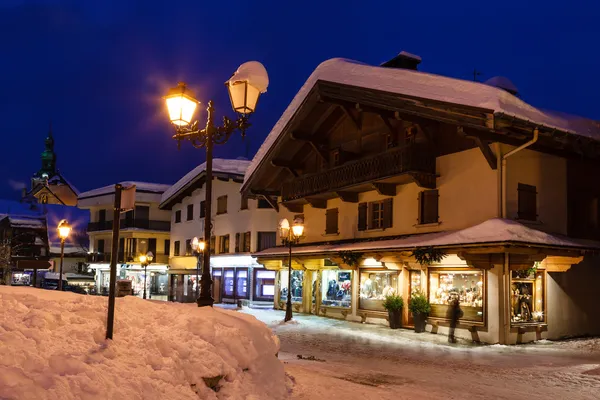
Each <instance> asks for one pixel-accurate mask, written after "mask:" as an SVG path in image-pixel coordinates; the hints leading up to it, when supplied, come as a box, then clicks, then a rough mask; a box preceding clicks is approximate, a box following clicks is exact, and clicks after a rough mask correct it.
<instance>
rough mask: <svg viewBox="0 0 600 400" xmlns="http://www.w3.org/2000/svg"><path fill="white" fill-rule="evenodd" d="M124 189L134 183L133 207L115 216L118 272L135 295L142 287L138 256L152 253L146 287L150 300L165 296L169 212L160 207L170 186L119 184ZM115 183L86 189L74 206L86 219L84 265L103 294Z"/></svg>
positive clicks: (141, 269)
mask: <svg viewBox="0 0 600 400" xmlns="http://www.w3.org/2000/svg"><path fill="white" fill-rule="evenodd" d="M121 184H122V185H123V187H129V186H132V185H135V186H136V194H135V209H133V210H130V211H128V212H126V213H122V214H121V215H120V216H119V224H120V234H119V251H118V253H117V262H118V264H117V269H118V271H117V275H118V277H119V278H120V279H129V280H131V281H132V287H133V290H134V294H135V295H138V296H141V295H142V293H143V290H144V269H143V268H142V266H141V264H140V262H139V256H140V255H141V254H146V253H147V252H149V251H151V252H152V253H153V254H154V260H153V261H152V263H151V264H150V265H149V266H148V268H147V270H148V275H149V276H148V277H147V279H146V285H147V291H148V293H150V295H151V297H152V298H154V299H162V300H166V298H167V290H168V282H167V269H168V262H169V247H170V245H169V229H170V219H171V213H170V212H169V211H164V210H160V209H159V208H158V205H159V203H160V199H161V195H162V194H163V193H164V192H165V191H166V190H167V189H168V188H169V187H170V185H163V184H157V183H146V182H121ZM114 192H115V187H114V185H109V186H104V187H101V188H98V189H94V190H90V191H87V192H84V193H81V194H80V195H79V198H78V201H77V206H78V207H79V208H81V209H84V210H88V211H89V214H90V221H91V222H90V223H89V225H88V228H87V234H88V236H89V243H90V244H89V247H90V254H89V266H88V267H89V268H90V269H91V270H93V271H94V272H95V274H96V285H97V289H98V291H99V292H101V293H108V287H109V282H110V260H111V255H112V254H111V249H112V228H113V204H114Z"/></svg>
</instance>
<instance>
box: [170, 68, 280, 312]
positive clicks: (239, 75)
mask: <svg viewBox="0 0 600 400" xmlns="http://www.w3.org/2000/svg"><path fill="white" fill-rule="evenodd" d="M225 85H226V86H227V89H228V91H229V99H230V100H231V106H232V107H233V110H234V111H235V112H236V113H238V116H237V118H236V119H235V120H231V119H229V118H228V117H223V125H221V126H215V123H214V121H215V115H214V114H215V110H214V107H213V102H212V100H211V101H209V102H208V108H207V111H208V115H207V120H206V126H205V127H204V128H200V127H199V126H198V120H196V121H193V122H192V119H193V115H194V111H195V110H196V107H197V105H198V103H199V101H198V100H196V98H195V97H194V94H193V93H192V91H190V90H189V89H188V88H187V86H186V85H185V83H183V82H180V83H179V85H178V86H177V87H176V88H173V89H171V90H169V92H168V93H167V95H166V96H165V101H166V105H167V109H168V111H169V118H170V120H171V123H172V124H173V125H174V127H175V134H174V135H173V139H175V140H177V147H178V148H179V147H180V146H181V142H182V141H183V140H189V141H190V142H191V143H192V146H194V147H196V148H198V149H200V148H203V147H204V148H205V149H206V192H205V214H206V217H205V218H204V241H205V243H206V251H205V252H204V257H203V265H202V278H201V287H200V296H199V297H198V300H197V303H198V307H204V306H212V305H213V302H214V300H213V298H212V294H211V291H210V289H211V285H212V278H211V274H210V235H211V232H212V231H211V221H210V220H211V215H212V214H211V200H212V161H213V160H212V159H213V155H212V150H213V145H215V144H225V143H227V140H229V138H230V137H231V135H232V134H233V133H234V132H235V131H240V132H241V134H242V138H243V137H244V136H245V135H246V129H248V127H249V126H250V123H249V122H248V119H249V118H250V115H251V114H252V113H253V112H254V111H255V110H256V104H257V102H258V98H259V97H260V94H261V93H265V92H266V91H267V86H268V85H269V77H268V75H267V71H266V70H265V67H264V66H263V65H262V64H261V63H259V62H257V61H249V62H247V63H244V64H242V65H240V66H239V68H238V69H237V71H236V72H235V73H234V74H233V76H232V77H231V78H230V79H229V80H228V81H227V82H225Z"/></svg>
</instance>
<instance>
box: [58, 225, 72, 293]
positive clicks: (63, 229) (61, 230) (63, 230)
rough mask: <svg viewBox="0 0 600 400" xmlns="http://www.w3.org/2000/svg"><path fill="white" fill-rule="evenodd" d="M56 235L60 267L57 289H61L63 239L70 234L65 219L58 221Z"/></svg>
mask: <svg viewBox="0 0 600 400" xmlns="http://www.w3.org/2000/svg"><path fill="white" fill-rule="evenodd" d="M57 229H58V237H60V269H59V272H58V290H63V284H62V275H63V262H64V259H65V240H67V238H68V237H69V235H70V234H71V225H69V223H68V222H67V220H66V219H63V220H61V221H60V222H59V223H58V228H57Z"/></svg>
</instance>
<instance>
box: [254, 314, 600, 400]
mask: <svg viewBox="0 0 600 400" xmlns="http://www.w3.org/2000/svg"><path fill="white" fill-rule="evenodd" d="M243 312H244V313H249V314H252V315H254V316H256V317H257V318H258V319H260V320H261V321H263V322H265V323H266V324H267V325H269V326H270V327H271V328H272V329H273V331H274V333H276V334H277V335H278V336H279V339H280V341H281V351H280V353H279V358H280V359H282V360H283V361H284V363H285V370H286V374H287V375H288V377H289V379H290V381H291V386H292V398H293V399H325V398H328V399H345V400H353V399H360V400H364V399H463V398H468V399H470V400H472V399H507V400H509V399H510V400H517V399H528V400H532V399H540V400H542V399H543V400H549V399H560V398H565V399H574V400H579V399H586V400H588V399H589V400H591V399H594V400H598V399H600V339H598V338H596V339H582V340H572V341H565V342H551V341H547V340H544V341H541V342H538V343H536V344H531V345H521V346H503V345H492V346H487V345H473V344H471V343H468V342H465V341H462V342H460V343H459V344H457V345H450V344H448V341H447V337H446V336H442V335H433V334H430V333H422V334H416V333H414V332H412V331H410V330H404V329H401V330H391V329H389V328H387V327H384V326H377V325H368V324H359V323H353V322H346V321H340V320H335V319H330V318H323V317H316V316H309V315H302V314H295V315H294V319H293V320H292V321H290V322H287V323H283V322H282V321H283V317H284V313H283V312H281V311H274V310H254V309H244V310H243ZM298 356H302V358H299V357H298ZM307 358H308V359H307Z"/></svg>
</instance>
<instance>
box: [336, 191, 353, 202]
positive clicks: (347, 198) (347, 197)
mask: <svg viewBox="0 0 600 400" xmlns="http://www.w3.org/2000/svg"><path fill="white" fill-rule="evenodd" d="M335 194H336V196H338V197H339V198H340V199H342V201H343V202H345V203H358V193H356V192H335Z"/></svg>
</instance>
